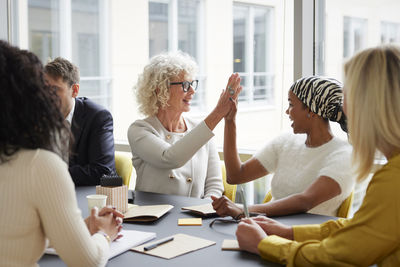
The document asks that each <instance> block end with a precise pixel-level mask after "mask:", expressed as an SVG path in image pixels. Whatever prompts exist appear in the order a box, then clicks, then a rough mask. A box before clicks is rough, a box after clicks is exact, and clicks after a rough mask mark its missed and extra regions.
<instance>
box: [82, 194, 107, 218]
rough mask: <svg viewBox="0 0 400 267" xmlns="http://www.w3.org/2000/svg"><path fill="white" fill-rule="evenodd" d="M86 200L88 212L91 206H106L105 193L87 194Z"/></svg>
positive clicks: (99, 207)
mask: <svg viewBox="0 0 400 267" xmlns="http://www.w3.org/2000/svg"><path fill="white" fill-rule="evenodd" d="M86 198H87V200H88V208H89V214H90V212H91V210H92V208H94V207H97V208H98V209H99V210H100V209H101V208H103V207H105V206H106V202H107V196H106V195H88V196H86Z"/></svg>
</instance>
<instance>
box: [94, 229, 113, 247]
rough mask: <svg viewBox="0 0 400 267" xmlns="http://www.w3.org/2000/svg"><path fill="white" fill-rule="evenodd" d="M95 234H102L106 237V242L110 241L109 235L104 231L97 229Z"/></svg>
mask: <svg viewBox="0 0 400 267" xmlns="http://www.w3.org/2000/svg"><path fill="white" fill-rule="evenodd" d="M96 234H101V235H102V236H104V237H105V238H106V239H107V242H108V244H110V243H111V238H110V236H109V235H107V234H106V233H104V232H103V231H97V233H96Z"/></svg>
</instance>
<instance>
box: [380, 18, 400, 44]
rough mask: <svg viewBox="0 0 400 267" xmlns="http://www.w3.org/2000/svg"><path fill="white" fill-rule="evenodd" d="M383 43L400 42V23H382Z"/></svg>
mask: <svg viewBox="0 0 400 267" xmlns="http://www.w3.org/2000/svg"><path fill="white" fill-rule="evenodd" d="M381 43H382V44H387V43H400V23H392V22H386V21H383V22H382V23H381Z"/></svg>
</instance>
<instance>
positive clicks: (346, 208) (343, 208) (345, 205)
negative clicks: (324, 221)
mask: <svg viewBox="0 0 400 267" xmlns="http://www.w3.org/2000/svg"><path fill="white" fill-rule="evenodd" d="M353 198H354V193H353V192H351V194H350V196H348V197H347V198H346V199H345V200H344V201H343V202H342V204H340V206H339V208H338V210H337V213H336V216H337V217H342V218H347V217H348V216H349V213H350V208H351V205H352V204H353ZM271 199H272V194H271V190H270V191H268V193H267V194H266V195H265V198H264V201H263V203H267V202H269V201H271Z"/></svg>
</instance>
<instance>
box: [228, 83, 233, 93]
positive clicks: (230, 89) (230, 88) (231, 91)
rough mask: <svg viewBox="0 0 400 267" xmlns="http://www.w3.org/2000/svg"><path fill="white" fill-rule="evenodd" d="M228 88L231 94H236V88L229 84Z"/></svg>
mask: <svg viewBox="0 0 400 267" xmlns="http://www.w3.org/2000/svg"><path fill="white" fill-rule="evenodd" d="M228 90H229V94H230V95H234V94H235V90H233V89H232V87H231V86H230V85H228Z"/></svg>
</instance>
